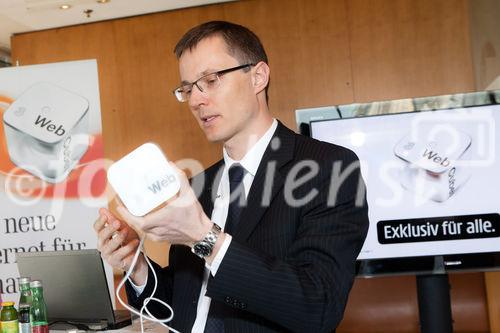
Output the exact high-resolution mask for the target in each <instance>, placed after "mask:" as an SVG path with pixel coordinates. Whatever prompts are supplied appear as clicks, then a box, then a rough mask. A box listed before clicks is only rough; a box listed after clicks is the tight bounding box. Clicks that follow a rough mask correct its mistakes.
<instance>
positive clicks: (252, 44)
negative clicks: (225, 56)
mask: <svg viewBox="0 0 500 333" xmlns="http://www.w3.org/2000/svg"><path fill="white" fill-rule="evenodd" d="M214 36H220V37H222V39H223V40H224V42H225V43H226V47H227V51H228V53H229V54H230V55H231V56H233V57H234V58H235V59H236V60H238V61H239V62H240V65H243V64H248V63H251V64H257V63H259V62H261V61H263V62H265V63H266V64H267V63H268V61H267V54H266V51H265V50H264V46H262V43H261V41H260V39H259V37H257V35H256V34H254V33H253V32H252V31H251V30H250V29H248V28H245V27H244V26H242V25H239V24H235V23H231V22H226V21H210V22H206V23H203V24H200V25H198V26H196V27H194V28H192V29H191V30H189V31H188V32H186V33H185V34H184V36H182V38H181V39H180V40H179V42H177V45H176V46H175V48H174V53H175V55H176V57H177V59H179V58H180V57H181V56H182V54H183V53H184V51H186V50H190V51H191V50H192V49H193V48H195V47H196V45H198V43H199V42H201V41H202V40H204V39H205V38H208V37H214ZM268 87H269V85H268V86H267V87H266V99H267V89H268Z"/></svg>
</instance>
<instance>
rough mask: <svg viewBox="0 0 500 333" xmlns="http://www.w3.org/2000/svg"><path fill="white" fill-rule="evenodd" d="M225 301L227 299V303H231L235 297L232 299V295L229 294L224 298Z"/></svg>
mask: <svg viewBox="0 0 500 333" xmlns="http://www.w3.org/2000/svg"><path fill="white" fill-rule="evenodd" d="M224 301H225V302H226V303H231V302H232V301H233V299H232V298H231V297H229V296H227V297H226V298H225V299H224Z"/></svg>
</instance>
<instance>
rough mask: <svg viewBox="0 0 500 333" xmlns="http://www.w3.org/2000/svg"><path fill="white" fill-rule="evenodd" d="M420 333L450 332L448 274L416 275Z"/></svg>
mask: <svg viewBox="0 0 500 333" xmlns="http://www.w3.org/2000/svg"><path fill="white" fill-rule="evenodd" d="M417 293H418V310H419V314H420V332H421V333H452V332H453V320H452V318H451V302H450V284H449V281H448V274H432V275H417Z"/></svg>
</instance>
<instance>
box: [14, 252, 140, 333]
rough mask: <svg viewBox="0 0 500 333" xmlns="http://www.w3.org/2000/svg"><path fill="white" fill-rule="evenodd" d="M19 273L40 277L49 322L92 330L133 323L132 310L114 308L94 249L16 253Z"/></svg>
mask: <svg viewBox="0 0 500 333" xmlns="http://www.w3.org/2000/svg"><path fill="white" fill-rule="evenodd" d="M16 259H17V267H18V270H19V273H20V276H26V277H30V278H31V280H41V281H42V284H43V295H44V298H45V302H46V303H47V312H48V317H49V323H54V322H66V323H76V324H83V325H86V326H87V327H89V328H91V329H92V330H102V329H118V328H122V327H125V326H127V325H130V324H131V323H132V322H131V318H130V313H129V312H128V311H126V310H113V303H112V302H111V298H110V294H109V289H108V284H107V281H106V274H105V271H104V265H103V262H102V259H101V255H100V253H99V252H98V251H97V250H95V249H90V250H77V251H47V252H26V253H17V254H16Z"/></svg>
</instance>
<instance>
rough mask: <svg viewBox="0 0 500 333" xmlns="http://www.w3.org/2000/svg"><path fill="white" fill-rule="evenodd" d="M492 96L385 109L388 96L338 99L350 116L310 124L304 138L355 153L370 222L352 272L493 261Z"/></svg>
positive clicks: (470, 266)
mask: <svg viewBox="0 0 500 333" xmlns="http://www.w3.org/2000/svg"><path fill="white" fill-rule="evenodd" d="M450 96H453V98H454V99H452V97H450ZM497 96H498V94H495V93H494V92H482V93H476V94H460V95H447V96H438V97H432V98H431V97H429V98H419V99H413V100H404V105H405V107H404V108H401V107H399V108H398V110H397V111H396V112H397V113H386V112H391V107H390V105H391V103H390V102H384V103H385V104H381V103H382V102H377V103H378V104H376V103H367V104H356V105H355V107H353V106H352V105H351V106H350V107H349V106H339V107H337V109H338V110H342V109H344V110H349V116H350V117H349V118H340V119H330V120H328V119H326V120H325V119H323V120H319V121H311V122H310V124H309V125H310V135H311V136H312V137H313V138H315V139H318V140H321V141H326V142H330V143H334V144H337V145H340V146H344V147H347V148H349V149H351V150H353V151H354V152H355V153H356V154H357V155H358V157H359V159H360V161H361V173H362V176H363V178H364V180H365V182H366V185H367V200H368V205H369V219H370V227H369V231H368V236H367V238H366V241H365V243H364V245H363V248H362V250H361V253H360V255H359V257H358V274H359V275H361V276H373V275H384V274H405V273H411V274H414V273H419V272H420V273H426V272H429V273H431V272H433V273H444V272H447V271H453V270H488V269H497V268H498V267H499V265H500V239H499V237H500V214H499V213H500V105H499V104H495V103H496V97H497ZM473 97H474V98H473ZM471 99H472V100H474V101H476V102H475V103H470V100H471ZM457 100H459V101H461V102H457ZM409 101H410V102H409ZM450 101H451V102H453V103H454V104H453V105H450V104H451V103H450ZM467 101H468V103H466V102H467ZM393 104H394V103H393ZM478 104H479V105H478ZM377 105H378V106H377ZM380 105H385V109H383V110H382V112H380V111H381V108H380ZM387 105H389V106H387ZM400 105H401V104H400ZM370 110H371V111H372V112H370ZM373 110H375V111H374V112H373ZM406 111H410V112H406ZM373 113H376V114H377V113H378V114H377V115H373ZM340 114H341V116H342V112H340ZM359 115H363V116H359Z"/></svg>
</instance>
